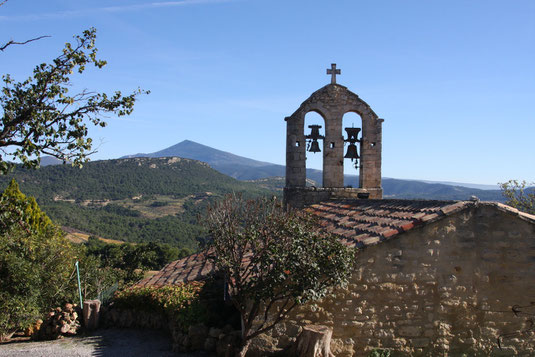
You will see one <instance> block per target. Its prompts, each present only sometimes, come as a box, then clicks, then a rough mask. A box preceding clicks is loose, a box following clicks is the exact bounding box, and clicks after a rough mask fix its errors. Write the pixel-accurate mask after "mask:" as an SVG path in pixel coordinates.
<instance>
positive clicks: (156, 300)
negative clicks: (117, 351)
mask: <svg viewBox="0 0 535 357" xmlns="http://www.w3.org/2000/svg"><path fill="white" fill-rule="evenodd" d="M203 287H204V282H191V283H187V284H180V285H174V286H163V287H132V288H129V289H125V290H122V291H118V292H116V293H115V296H114V299H113V301H114V305H115V306H116V307H118V308H123V309H133V310H142V311H151V312H159V313H161V314H164V315H165V316H167V317H168V318H169V319H170V320H172V321H174V322H175V324H176V326H177V327H178V328H180V329H181V330H182V331H184V332H185V331H187V328H188V327H189V326H190V325H193V324H196V323H199V322H206V320H207V319H208V316H207V313H206V311H207V309H206V308H205V307H204V304H203V301H202V299H201V291H202V290H203Z"/></svg>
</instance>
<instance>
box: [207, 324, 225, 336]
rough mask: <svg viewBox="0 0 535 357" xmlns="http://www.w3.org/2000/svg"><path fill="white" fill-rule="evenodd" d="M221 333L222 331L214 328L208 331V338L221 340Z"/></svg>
mask: <svg viewBox="0 0 535 357" xmlns="http://www.w3.org/2000/svg"><path fill="white" fill-rule="evenodd" d="M221 332H222V331H221V329H218V328H214V327H212V328H210V330H209V331H208V336H210V337H213V338H219V335H221Z"/></svg>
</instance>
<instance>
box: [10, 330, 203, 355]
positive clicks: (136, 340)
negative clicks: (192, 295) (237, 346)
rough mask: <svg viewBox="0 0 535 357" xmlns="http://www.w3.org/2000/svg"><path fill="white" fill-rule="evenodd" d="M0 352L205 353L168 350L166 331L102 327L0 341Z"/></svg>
mask: <svg viewBox="0 0 535 357" xmlns="http://www.w3.org/2000/svg"><path fill="white" fill-rule="evenodd" d="M0 356H1V357H4V356H6V357H7V356H9V357H23V356H24V357H27V356H30V357H59V356H61V357H112V356H113V357H115V356H120V357H130V356H132V357H145V356H162V357H170V356H173V357H201V356H203V357H209V356H208V355H207V354H203V353H195V354H193V353H192V354H180V353H173V352H172V351H171V339H170V338H169V336H168V335H166V334H164V333H162V332H159V331H152V330H137V329H105V330H97V331H95V332H94V333H92V334H91V335H87V336H77V337H71V338H64V339H61V340H54V341H40V342H30V341H27V342H15V343H7V344H2V345H0Z"/></svg>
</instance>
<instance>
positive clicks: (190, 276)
mask: <svg viewBox="0 0 535 357" xmlns="http://www.w3.org/2000/svg"><path fill="white" fill-rule="evenodd" d="M208 255H209V253H208V252H206V251H203V252H200V253H197V254H193V255H190V256H188V257H185V258H182V259H180V260H175V261H174V262H171V263H169V264H167V265H166V266H164V267H163V268H162V270H160V271H159V272H158V273H156V274H154V275H153V276H151V277H148V278H145V279H143V280H141V281H140V282H139V283H137V284H136V286H165V285H173V284H178V283H185V282H188V281H195V280H204V279H206V278H208V277H209V276H210V275H212V274H213V273H214V264H213V262H212V260H211V259H209V258H208Z"/></svg>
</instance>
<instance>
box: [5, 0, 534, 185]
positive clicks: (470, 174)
mask: <svg viewBox="0 0 535 357" xmlns="http://www.w3.org/2000/svg"><path fill="white" fill-rule="evenodd" d="M91 26H93V27H96V28H97V30H98V32H97V47H98V48H99V55H100V57H101V58H103V59H106V60H107V61H108V65H107V66H106V67H105V68H104V69H102V70H93V69H92V70H89V71H87V72H86V74H84V75H83V76H82V77H76V76H75V77H73V90H77V89H81V88H88V89H91V90H99V91H107V92H111V91H114V90H121V91H123V92H126V93H127V92H129V91H132V90H134V89H135V88H137V87H141V88H143V89H148V90H150V91H151V94H150V95H148V96H142V97H141V98H139V101H138V103H137V104H136V109H135V111H134V113H133V114H132V115H131V116H130V117H128V118H126V119H122V118H121V119H117V118H112V117H111V118H109V119H108V124H109V125H108V127H106V128H104V129H96V128H95V129H92V130H91V135H92V136H93V138H94V139H95V140H96V142H97V143H100V144H99V145H100V146H99V152H98V153H97V154H95V155H94V157H93V159H109V158H117V157H120V156H123V155H128V154H133V153H137V152H153V151H157V150H160V149H163V148H165V147H168V146H171V145H173V144H176V143H178V142H180V141H182V140H185V139H189V140H193V141H197V142H199V143H202V144H205V145H209V146H212V147H215V148H218V149H221V150H225V151H230V152H232V153H235V154H238V155H242V156H246V157H250V158H253V159H257V160H262V161H268V162H273V163H279V164H284V160H285V133H286V127H285V122H284V117H285V116H288V115H290V114H292V113H293V112H294V111H295V110H296V109H297V108H298V107H299V105H300V104H301V102H303V101H304V100H305V99H306V98H307V97H308V96H309V95H310V94H311V93H312V92H314V91H315V90H317V89H319V88H321V87H322V86H324V85H325V84H328V83H329V80H330V78H329V76H327V75H326V74H325V69H326V68H328V67H330V64H331V63H333V62H336V63H337V64H338V67H339V68H341V69H342V75H341V76H339V77H338V82H339V83H340V84H342V85H345V86H347V87H348V88H349V89H350V90H351V91H353V92H355V93H357V94H358V95H359V96H360V97H361V98H362V99H363V100H365V101H366V102H367V103H368V104H370V106H371V107H372V108H373V109H374V111H375V112H376V113H377V114H378V115H379V116H380V117H381V118H384V119H385V122H384V124H383V175H384V176H387V177H395V178H412V179H426V180H443V181H457V182H473V183H481V184H495V183H497V182H503V181H506V180H508V179H510V178H516V179H525V180H528V181H535V158H534V157H535V155H534V151H535V150H534V149H535V109H534V104H535V2H534V1H532V0H529V1H520V0H518V1H517V0H515V1H489V0H480V1H464V0H463V1H451V0H450V1H423V0H422V1H410V0H409V1H378V0H369V1H357V0H353V1H336V0H332V1H314V0H308V1H291V0H284V1H283V0H281V1H279V0H190V1H187V0H186V1H165V0H162V1H159V2H150V1H145V0H115V1H111V0H110V1H104V0H92V1H86V0H77V1H72V0H48V1H24V0H9V1H8V2H6V3H5V4H4V5H3V6H1V7H0V43H4V42H7V41H9V40H10V39H13V40H17V41H22V40H25V39H28V38H32V37H36V36H40V35H50V36H51V37H50V38H46V39H43V40H40V41H37V42H33V43H31V44H28V45H25V46H11V47H9V49H8V50H6V51H5V52H3V53H0V73H2V74H4V73H10V74H11V75H12V76H14V77H15V78H17V79H19V80H22V79H24V78H25V77H26V76H27V75H29V74H30V73H31V70H32V69H33V67H34V66H35V65H36V64H38V63H41V62H47V61H50V60H51V59H52V58H53V57H55V56H56V55H58V54H59V52H60V50H61V49H62V48H63V44H64V43H65V42H67V41H71V40H72V36H73V35H74V34H80V33H81V32H82V31H83V30H84V29H87V28H89V27H91ZM308 119H310V121H311V122H312V121H314V115H312V114H311V115H310V118H309V117H308V116H307V120H308ZM357 119H358V118H357ZM348 120H349V121H354V119H350V118H349V119H348ZM355 124H356V126H358V122H357V123H355ZM318 158H319V155H318V154H316V157H315V158H311V159H310V160H309V167H316V168H321V161H320V160H319V159H318ZM346 166H347V167H350V165H346ZM346 172H351V169H350V168H349V169H348V170H347V171H346Z"/></svg>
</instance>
